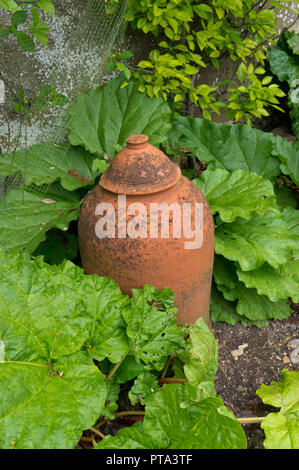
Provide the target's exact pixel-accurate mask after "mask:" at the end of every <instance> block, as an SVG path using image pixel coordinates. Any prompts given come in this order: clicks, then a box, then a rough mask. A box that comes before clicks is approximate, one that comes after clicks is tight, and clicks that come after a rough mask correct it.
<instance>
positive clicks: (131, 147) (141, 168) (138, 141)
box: [99, 134, 181, 195]
mask: <svg viewBox="0 0 299 470" xmlns="http://www.w3.org/2000/svg"><path fill="white" fill-rule="evenodd" d="M126 142H127V145H126V147H125V148H123V149H122V150H121V151H120V152H119V153H118V154H117V155H116V156H115V157H114V159H113V161H112V162H111V165H110V166H109V168H108V169H107V170H106V171H105V172H104V173H103V175H102V177H101V180H100V182H99V184H100V185H101V186H102V187H103V188H104V189H106V190H107V191H111V192H112V193H116V194H135V195H139V194H150V193H157V192H159V191H163V190H165V189H168V188H171V187H172V186H174V185H175V184H176V183H177V182H178V180H179V179H180V177H181V170H180V168H179V167H178V166H177V165H176V164H175V163H173V162H172V161H171V160H169V158H168V157H167V156H166V155H165V154H164V153H163V152H161V151H160V150H159V149H157V148H156V147H154V146H153V145H151V144H149V143H148V136H147V135H144V134H136V135H131V136H130V137H128V138H127V139H126Z"/></svg>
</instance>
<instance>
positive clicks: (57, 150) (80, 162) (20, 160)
mask: <svg viewBox="0 0 299 470" xmlns="http://www.w3.org/2000/svg"><path fill="white" fill-rule="evenodd" d="M95 161H96V158H95V155H92V154H91V153H89V152H88V151H87V150H85V149H84V148H82V147H73V146H71V145H69V144H68V145H67V146H66V145H64V144H61V145H56V144H55V143H54V142H44V143H42V144H35V145H32V147H30V148H29V149H28V150H25V149H21V150H18V151H17V152H15V153H14V154H4V155H1V158H0V174H1V175H2V176H9V175H18V174H20V175H24V174H25V173H26V180H25V184H26V186H30V185H32V184H36V185H39V186H40V185H43V184H50V183H54V182H55V181H59V182H60V184H61V186H62V187H63V188H64V189H67V190H68V191H74V190H75V189H77V188H81V187H82V186H86V185H87V184H90V183H93V182H94V180H95V178H96V177H97V176H98V175H99V174H101V173H103V172H104V170H105V169H106V168H107V166H108V165H107V162H106V161H105V160H101V161H100V160H97V164H96V170H94V162H95ZM99 162H101V167H102V168H101V171H100V170H99V168H100V165H99Z"/></svg>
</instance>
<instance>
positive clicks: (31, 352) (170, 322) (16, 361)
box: [0, 250, 246, 449]
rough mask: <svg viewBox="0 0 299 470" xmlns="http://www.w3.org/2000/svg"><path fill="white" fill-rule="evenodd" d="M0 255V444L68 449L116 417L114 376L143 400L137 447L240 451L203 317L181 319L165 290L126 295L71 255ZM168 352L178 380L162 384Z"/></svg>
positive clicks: (135, 439)
mask: <svg viewBox="0 0 299 470" xmlns="http://www.w3.org/2000/svg"><path fill="white" fill-rule="evenodd" d="M0 261H1V263H0V266H1V268H0V297H1V303H0V338H1V343H0V344H1V356H0V385H1V386H0V390H1V392H0V394H1V400H0V447H1V448H24V449H25V448H26V449H27V448H34V449H36V448H73V447H74V446H75V445H76V443H77V442H78V441H79V439H80V437H81V434H82V432H83V431H84V430H85V429H88V428H90V427H92V426H93V425H94V424H95V423H96V421H97V420H98V419H99V418H100V417H101V416H102V417H109V418H113V414H114V412H115V410H116V409H117V405H116V401H117V399H118V393H119V385H118V384H119V383H124V382H127V381H128V380H130V379H131V378H135V379H136V380H135V382H134V385H133V387H132V390H131V394H130V398H131V400H132V403H136V402H137V401H139V400H142V402H143V403H144V404H145V407H146V418H145V421H144V432H143V431H142V434H143V436H142V442H141V443H140V446H143V447H146V448H156V446H157V448H165V447H166V448H176V447H180V446H181V442H182V445H183V446H185V447H186V448H231V447H233V448H244V447H246V439H245V435H244V433H243V430H242V428H241V426H240V424H239V423H238V422H237V420H236V418H235V417H234V415H233V414H232V412H230V411H229V410H227V409H226V407H225V406H224V404H223V402H222V400H221V398H220V397H217V396H216V392H215V389H214V381H215V374H216V370H217V343H216V341H215V339H214V337H213V335H212V333H211V332H210V330H209V329H208V327H207V326H206V324H205V323H204V321H203V320H202V319H199V320H198V321H197V322H196V324H195V325H194V326H189V327H187V326H185V325H181V326H178V325H176V321H177V319H176V309H175V307H174V306H173V293H172V292H171V291H170V290H169V289H162V290H161V291H158V290H157V289H155V288H154V287H152V286H145V287H144V289H138V290H136V291H134V293H133V297H132V299H131V300H130V299H129V298H128V297H127V296H126V295H122V294H121V292H120V289H119V287H118V285H117V284H116V283H115V281H113V280H112V279H109V278H105V277H99V276H97V275H90V276H88V275H85V274H84V272H83V270H82V269H81V268H79V267H77V266H75V265H74V264H72V263H71V262H69V261H65V262H64V263H62V264H61V265H59V266H54V265H53V266H51V265H48V264H47V263H45V262H44V261H43V260H42V259H41V258H35V259H31V258H30V256H29V255H28V254H26V253H23V254H8V253H6V252H3V251H2V250H1V251H0ZM184 338H186V339H184ZM169 356H171V357H173V358H177V360H179V361H180V363H181V373H182V374H183V372H184V371H185V374H186V375H185V379H184V382H185V383H183V384H174V385H167V384H166V385H165V384H163V378H162V379H160V380H159V385H158V378H159V376H161V374H162V372H163V369H164V368H165V367H166V369H165V374H164V375H166V374H167V375H171V376H175V374H174V372H173V371H172V364H171V363H170V362H169V361H168V357H169ZM183 361H184V362H183ZM107 364H108V366H107ZM168 366H169V367H168ZM121 369H122V370H121ZM176 373H177V372H176ZM166 410H167V412H166ZM211 416H213V419H212V420H211ZM142 426H143V425H142ZM139 428H140V425H139V426H138V430H139V431H140V429H139ZM134 429H135V428H134ZM151 429H155V430H156V431H155V433H154V434H151ZM133 432H135V431H133ZM122 434H123V433H120V436H122ZM110 439H114V438H109V437H107V438H105V439H104V440H103V444H102V447H107V446H108V445H109V443H110ZM118 439H120V437H119V436H118V437H117V438H116V441H117V440H118ZM182 439H183V441H182ZM131 441H132V442H133V443H134V446H135V445H137V446H138V444H136V442H138V437H136V436H133V437H131ZM113 442H114V441H112V444H111V445H112V447H113V446H114V443H113ZM132 445H133V444H132Z"/></svg>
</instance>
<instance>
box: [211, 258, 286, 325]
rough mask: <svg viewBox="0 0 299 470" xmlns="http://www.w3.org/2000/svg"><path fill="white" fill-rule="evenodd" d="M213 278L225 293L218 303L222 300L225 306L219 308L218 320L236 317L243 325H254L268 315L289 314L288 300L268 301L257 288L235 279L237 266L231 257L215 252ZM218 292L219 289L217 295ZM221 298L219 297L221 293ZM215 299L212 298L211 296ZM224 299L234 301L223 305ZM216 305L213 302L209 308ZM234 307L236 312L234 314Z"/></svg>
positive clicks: (265, 318)
mask: <svg viewBox="0 0 299 470" xmlns="http://www.w3.org/2000/svg"><path fill="white" fill-rule="evenodd" d="M213 274H214V278H215V281H216V283H217V289H218V290H220V291H221V293H222V295H223V296H224V299H223V301H222V302H221V306H223V304H225V305H224V306H226V307H227V308H226V309H225V311H224V312H223V314H221V310H220V311H219V308H218V311H217V310H216V311H217V312H218V317H219V316H220V321H223V320H224V321H226V319H227V320H228V323H231V324H235V323H236V322H237V321H238V320H239V321H241V323H242V324H243V325H244V326H250V325H256V326H258V327H262V326H266V325H267V324H268V320H269V319H277V320H282V319H284V318H287V317H288V316H290V313H291V312H290V307H289V303H288V301H287V300H280V301H278V302H271V301H270V300H269V299H268V298H267V297H266V296H264V295H258V294H257V291H256V289H247V288H246V287H245V285H244V284H243V282H240V281H239V280H238V276H237V274H236V268H235V266H234V265H233V263H231V262H230V261H228V260H226V259H225V258H223V257H222V256H216V257H215V262H214V273H213ZM219 297H220V293H218V298H219ZM220 298H221V297H220ZM214 300H215V299H214ZM226 301H230V302H235V301H237V303H236V304H233V305H231V308H230V306H229V305H226ZM213 309H214V310H215V305H213V303H212V311H213ZM234 310H235V312H236V315H235V314H234ZM214 318H215V317H214Z"/></svg>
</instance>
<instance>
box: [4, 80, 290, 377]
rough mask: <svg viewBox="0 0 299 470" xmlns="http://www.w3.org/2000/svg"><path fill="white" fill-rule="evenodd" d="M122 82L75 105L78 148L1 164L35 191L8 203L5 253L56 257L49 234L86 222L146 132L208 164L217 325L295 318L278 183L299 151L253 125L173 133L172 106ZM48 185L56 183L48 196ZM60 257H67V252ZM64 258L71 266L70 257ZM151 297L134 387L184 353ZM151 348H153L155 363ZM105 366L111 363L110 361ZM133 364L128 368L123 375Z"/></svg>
mask: <svg viewBox="0 0 299 470" xmlns="http://www.w3.org/2000/svg"><path fill="white" fill-rule="evenodd" d="M121 80H122V78H121V77H118V78H117V79H114V80H112V81H111V82H108V83H106V84H105V85H103V86H102V87H99V88H97V89H95V90H90V91H87V92H86V93H84V94H81V95H79V97H78V98H77V99H76V100H75V102H74V104H73V105H72V106H71V109H70V113H69V118H68V127H69V129H70V140H71V142H72V143H73V145H67V146H65V144H64V145H62V146H61V145H56V144H54V143H51V142H48V143H44V144H40V145H35V146H32V147H31V148H30V149H29V150H28V152H25V151H24V150H20V151H18V152H16V153H15V155H3V156H2V158H0V174H2V175H3V176H7V175H9V174H11V173H13V174H14V175H15V177H21V176H22V175H23V174H24V173H26V179H25V184H26V186H25V192H23V191H22V190H17V191H11V192H9V193H8V196H7V198H6V199H5V200H4V201H2V202H1V203H0V215H1V214H2V217H1V218H0V227H3V230H1V233H2V237H1V238H0V243H1V245H2V246H3V247H5V248H6V249H8V250H9V251H14V250H18V249H21V248H26V249H27V250H29V251H30V252H31V253H32V252H34V251H35V250H36V249H37V248H38V245H39V244H40V243H41V242H44V244H43V248H42V249H43V250H45V252H44V253H45V254H46V255H47V242H46V241H45V240H46V232H47V231H49V230H52V229H55V228H59V229H61V230H67V227H68V225H69V222H70V221H71V220H75V219H76V218H77V217H78V212H79V207H80V204H81V200H82V197H84V196H85V194H86V192H87V191H88V190H89V189H90V188H91V187H92V186H93V185H94V184H95V183H96V181H97V178H99V177H100V174H101V173H102V172H103V171H104V170H105V169H106V168H107V166H108V163H107V161H106V160H105V158H107V156H109V157H110V158H113V155H114V153H115V152H116V148H118V149H119V148H122V146H123V145H124V141H125V138H126V137H127V136H128V135H130V134H133V133H135V132H137V133H139V132H145V133H147V134H148V135H149V137H150V139H151V141H152V142H154V143H156V145H157V144H159V143H162V142H163V143H164V145H165V147H166V151H167V152H168V153H173V154H175V155H176V154H177V153H180V149H181V148H184V149H187V150H189V151H190V152H192V154H193V155H194V156H196V157H197V158H198V159H199V160H200V161H201V162H204V163H206V164H208V169H207V170H206V171H204V172H203V173H202V174H201V176H200V177H199V178H196V179H194V180H193V182H194V184H196V185H197V186H198V187H199V188H200V189H201V190H202V192H203V193H204V195H205V196H206V198H207V200H208V202H209V205H210V207H211V210H212V213H213V215H214V218H215V251H216V259H215V267H214V277H215V281H216V284H215V286H214V288H213V298H212V305H211V310H212V319H213V320H214V321H228V322H230V323H233V324H234V323H236V321H241V322H242V323H243V324H244V325H252V324H254V325H257V326H263V325H266V324H267V323H268V321H269V319H271V318H276V319H282V318H286V317H287V316H288V315H289V314H290V309H289V305H288V298H289V297H291V298H292V299H293V301H295V299H297V298H298V297H297V292H298V273H297V263H298V261H296V258H297V257H298V252H299V233H298V230H299V217H298V211H296V210H295V209H294V202H295V201H294V200H293V199H292V198H291V196H290V192H287V194H285V191H283V193H284V196H283V198H282V196H279V197H278V195H279V194H281V190H286V191H288V189H287V188H276V187H275V178H276V177H277V176H278V175H279V174H280V172H281V171H282V172H283V173H285V174H286V175H290V176H291V177H292V178H293V179H294V181H295V182H297V181H298V177H299V175H298V168H299V167H298V144H297V143H292V142H288V141H286V140H285V139H282V138H281V137H275V136H273V134H271V133H266V132H262V131H259V130H256V129H251V128H250V127H248V126H246V125H227V124H216V123H211V122H209V121H206V120H203V119H198V118H196V119H194V118H187V117H177V118H175V119H174V120H173V122H172V129H171V130H170V132H169V127H170V126H171V112H170V108H169V107H168V105H167V104H166V103H164V102H163V100H161V99H159V98H152V99H151V98H149V97H147V96H146V95H145V94H142V93H140V92H138V90H137V88H136V85H133V84H130V85H128V86H127V87H125V88H119V84H120V83H121ZM86 97H87V99H86ZM113 100H116V101H117V105H115V107H112V106H111V102H114V101H113ZM145 110H146V111H145ZM78 116H79V117H78ZM87 116H88V119H87ZM140 116H142V119H141V120H140V119H139V118H140ZM80 119H82V121H81V120H80ZM91 124H92V125H91ZM168 132H169V134H168V140H167V141H166V137H167V133H168ZM115 143H117V145H115ZM84 147H85V148H84ZM66 149H67V150H66ZM85 149H86V150H85ZM90 152H93V153H90ZM103 157H104V158H103ZM43 184H50V185H52V186H50V188H49V190H48V192H47V193H46V194H44V193H43V192H42V188H41V185H43ZM32 185H35V186H34V187H32ZM79 190H80V191H79ZM43 200H46V202H50V203H49V204H47V203H45V202H43ZM53 201H56V202H53ZM24 202H25V206H24ZM24 208H25V210H24ZM21 211H22V225H20V223H19V220H20V219H19V217H20V214H21ZM48 246H49V245H48ZM38 252H39V251H37V253H38ZM60 254H61V256H63V255H62V251H61V250H60ZM64 256H65V258H66V259H69V253H68V252H67V251H65V252H64ZM223 260H226V265H225V269H226V271H227V272H230V273H231V276H233V278H232V279H233V280H231V281H230V282H228V281H227V279H228V277H226V281H225V282H224V281H223V279H220V278H219V275H217V269H218V270H219V265H223ZM222 274H223V273H222ZM145 293H146V295H147V296H150V295H152V293H151V290H150V289H149V290H145V291H142V292H139V293H138V292H137V291H136V295H135V297H134V300H133V306H134V305H135V304H136V308H137V311H138V310H139V309H141V308H142V312H143V317H140V318H139V316H138V314H136V315H134V316H132V317H130V315H131V312H132V310H131V309H130V310H129V313H128V317H127V322H128V325H130V324H131V322H132V325H133V326H132V331H133V332H134V331H135V324H137V323H138V322H139V325H140V328H139V330H140V335H139V336H138V337H135V336H134V333H132V332H131V329H130V328H131V327H130V326H128V330H127V333H126V334H127V335H128V337H130V338H131V343H130V344H129V345H128V344H127V343H126V342H125V343H124V344H123V346H122V348H123V350H127V349H128V348H129V350H130V349H132V350H134V351H135V359H136V360H137V363H136V360H134V361H133V363H132V362H130V364H131V369H130V368H129V369H126V370H131V374H130V375H129V376H128V377H127V380H131V379H133V378H134V377H135V375H134V373H135V372H136V371H137V370H140V371H142V372H144V373H145V371H146V370H149V369H151V368H154V369H157V370H159V368H161V367H162V363H163V362H164V361H165V357H166V356H168V354H169V351H170V350H171V348H172V347H173V346H174V344H173V343H172V341H173V338H174V342H175V345H176V347H178V343H177V340H178V338H177V335H176V326H175V325H174V323H170V324H169V323H166V324H167V325H168V326H167V341H166V340H165V338H164V337H163V341H162V337H161V336H160V334H161V331H160V330H159V329H157V330H156V336H151V331H152V330H151V328H152V327H151V323H150V319H151V315H152V310H154V311H155V306H154V305H152V306H150V307H149V305H148V297H146V296H145ZM154 294H155V295H157V293H154ZM161 301H162V299H161ZM217 302H220V304H217ZM141 306H142V307H141ZM220 307H221V308H220ZM169 321H170V319H169ZM136 322H137V323H136ZM112 333H113V332H111V334H112ZM116 334H117V333H116ZM161 341H162V343H163V348H162V349H161V348H160V342H161ZM144 344H147V348H148V350H147V351H146V353H147V354H146V355H145V356H143V355H144V350H143V346H144ZM95 346H96V345H95V344H94V347H95ZM140 348H141V349H140ZM138 351H139V352H138ZM99 354H100V353H99ZM98 360H102V357H101V355H99V356H98ZM127 361H128V359H126V361H125V363H124V366H123V367H122V366H121V367H120V368H119V371H118V374H120V376H122V375H121V374H124V370H125V369H124V367H125V366H126V364H127ZM138 361H139V363H138ZM118 374H116V380H117V381H118ZM132 374H133V375H132Z"/></svg>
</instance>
